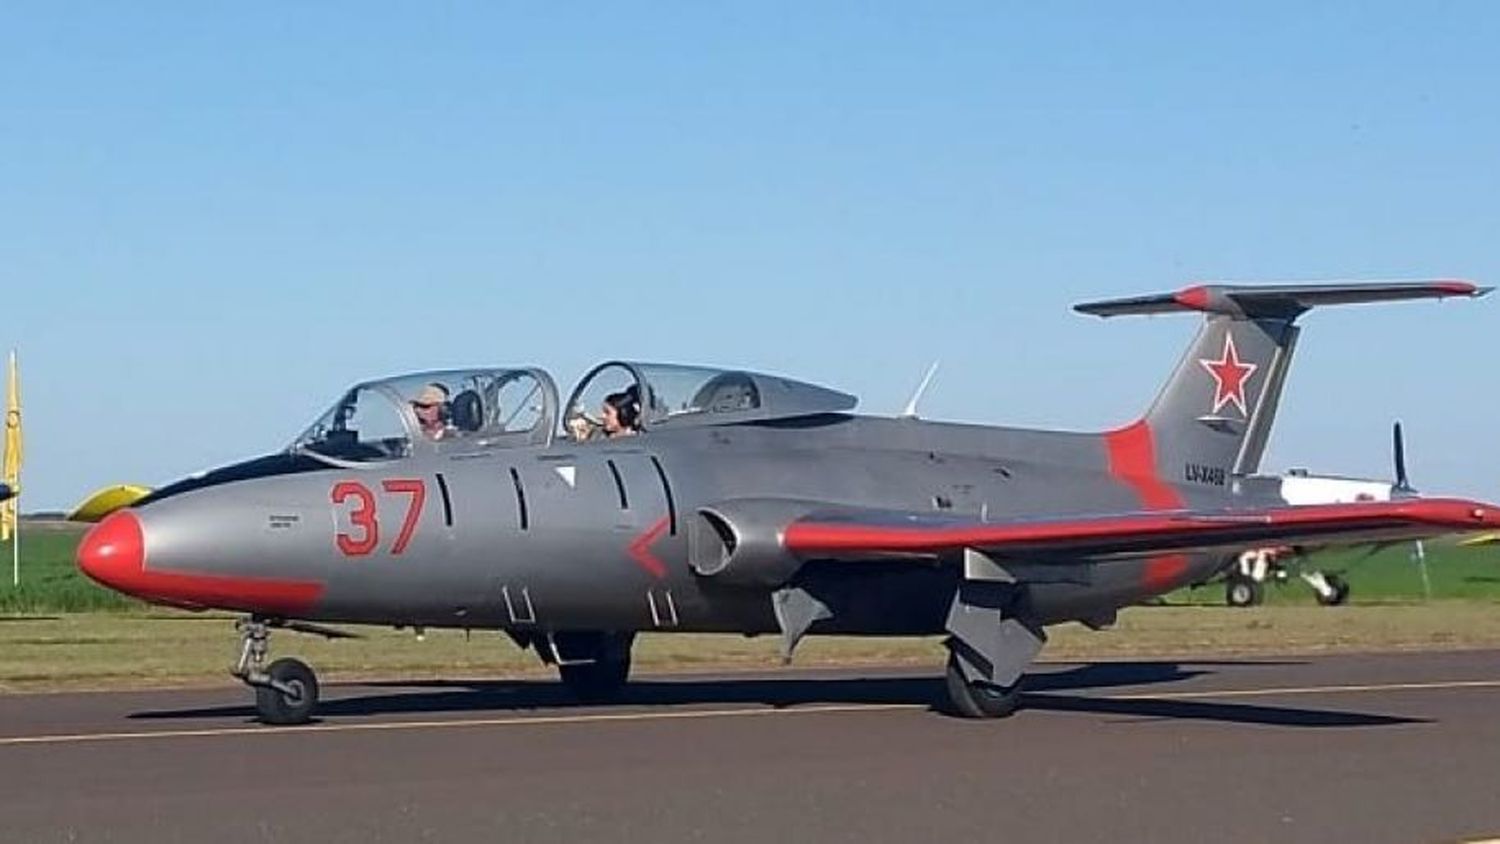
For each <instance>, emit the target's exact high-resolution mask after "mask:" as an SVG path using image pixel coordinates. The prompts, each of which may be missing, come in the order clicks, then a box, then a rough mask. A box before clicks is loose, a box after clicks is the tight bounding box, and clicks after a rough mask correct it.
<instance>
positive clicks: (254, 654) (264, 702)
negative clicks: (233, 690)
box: [229, 616, 318, 724]
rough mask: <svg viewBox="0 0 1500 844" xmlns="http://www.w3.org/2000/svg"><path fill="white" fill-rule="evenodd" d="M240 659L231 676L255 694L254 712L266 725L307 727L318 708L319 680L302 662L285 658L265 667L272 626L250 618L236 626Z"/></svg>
mask: <svg viewBox="0 0 1500 844" xmlns="http://www.w3.org/2000/svg"><path fill="white" fill-rule="evenodd" d="M234 627H235V629H236V630H237V631H239V634H240V641H241V645H240V659H239V662H238V663H236V664H235V666H234V668H233V669H231V670H230V672H229V673H231V674H233V675H234V676H236V677H238V678H239V679H240V680H242V681H243V682H244V683H245V684H246V685H248V686H250V687H251V688H253V689H254V690H255V710H256V712H257V713H258V714H259V715H260V720H261V721H262V722H263V723H266V724H305V723H307V722H308V721H309V720H310V719H311V718H312V713H313V709H314V708H315V707H316V706H317V705H318V678H317V675H315V674H314V673H313V670H312V669H311V668H308V667H307V664H306V663H304V662H303V661H302V660H300V659H292V658H290V657H282V658H281V659H278V660H276V661H275V662H272V663H271V664H270V665H266V652H267V651H268V650H269V648H270V639H271V626H270V625H269V624H267V623H266V622H265V621H264V620H263V619H260V618H257V617H254V616H252V617H250V618H246V619H241V620H239V621H237V622H235V625H234Z"/></svg>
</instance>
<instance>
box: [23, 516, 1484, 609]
mask: <svg viewBox="0 0 1500 844" xmlns="http://www.w3.org/2000/svg"><path fill="white" fill-rule="evenodd" d="M22 529H23V531H24V533H23V539H22V543H21V586H20V588H19V589H17V588H14V587H12V586H11V585H10V583H9V577H8V575H7V576H5V577H4V578H3V579H0V615H14V614H24V613H59V612H66V613H76V612H96V611H114V612H128V611H140V610H143V609H145V608H146V606H145V605H144V604H142V603H141V602H139V601H135V600H132V599H130V598H126V597H123V596H120V595H117V594H115V593H113V592H111V591H109V590H107V589H104V588H102V587H100V586H98V585H96V584H95V583H94V582H93V581H91V580H89V579H88V578H87V577H84V576H83V574H82V573H81V572H79V571H78V569H77V567H76V566H75V565H74V564H73V552H74V550H75V549H76V547H77V545H78V540H79V539H80V537H82V536H83V530H82V528H81V527H80V526H77V525H70V524H67V523H59V522H29V523H26V524H24V525H23V526H22ZM0 552H3V553H0V559H3V560H4V561H5V562H6V565H5V568H9V559H10V555H9V547H8V546H7V547H4V548H0ZM1313 560H1314V562H1315V564H1316V565H1318V566H1321V567H1323V568H1324V569H1325V570H1328V571H1337V572H1342V573H1343V574H1344V575H1345V576H1346V577H1347V578H1348V580H1349V583H1350V584H1351V586H1352V587H1353V591H1352V595H1351V598H1350V601H1351V602H1352V603H1355V604H1369V603H1393V602H1394V603H1406V602H1411V601H1421V600H1424V598H1425V597H1426V596H1425V595H1424V589H1423V584H1422V573H1421V570H1420V569H1419V568H1418V566H1417V565H1416V563H1414V562H1413V561H1412V559H1411V546H1410V545H1407V544H1402V545H1398V546H1393V547H1390V548H1386V549H1383V550H1381V551H1379V552H1377V553H1375V554H1367V553H1366V551H1365V550H1364V549H1355V550H1340V551H1329V552H1324V553H1322V554H1318V555H1315V556H1314V557H1313ZM1427 572H1428V580H1429V582H1430V585H1431V597H1432V598H1433V599H1434V600H1468V601H1493V602H1500V546H1481V547H1474V548H1462V547H1458V546H1457V545H1456V544H1455V543H1454V541H1452V540H1442V541H1435V542H1429V543H1427ZM1165 602H1166V603H1168V604H1202V605H1214V604H1222V603H1223V602H1224V588H1223V586H1222V585H1221V584H1210V585H1208V586H1204V587H1201V588H1197V589H1182V590H1179V591H1177V592H1174V593H1172V594H1171V595H1168V596H1167V597H1166V601H1165ZM1266 603H1268V604H1272V605H1290V606H1295V605H1303V604H1313V603H1314V600H1313V596H1312V590H1311V589H1309V588H1308V587H1307V585H1306V584H1304V583H1303V582H1302V581H1300V580H1298V579H1295V578H1293V579H1290V580H1288V581H1287V582H1286V583H1284V584H1281V585H1275V584H1268V585H1267V589H1266Z"/></svg>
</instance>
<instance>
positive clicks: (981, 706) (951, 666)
mask: <svg viewBox="0 0 1500 844" xmlns="http://www.w3.org/2000/svg"><path fill="white" fill-rule="evenodd" d="M944 679H945V680H946V682H947V686H948V702H949V703H951V704H952V705H953V709H954V711H956V712H957V713H958V714H959V715H961V716H963V717H965V718H1004V717H1006V716H1007V715H1010V714H1012V713H1013V712H1015V711H1016V708H1017V707H1018V706H1020V705H1021V683H1020V682H1019V681H1017V682H1016V684H1015V685H1013V686H1010V687H1008V688H1006V687H1002V686H992V685H990V684H989V683H973V682H970V681H969V680H968V678H966V677H964V671H963V668H961V667H960V666H959V664H958V656H957V655H956V654H949V655H948V671H947V676H946V677H945V678H944Z"/></svg>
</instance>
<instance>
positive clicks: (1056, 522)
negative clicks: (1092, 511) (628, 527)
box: [782, 498, 1500, 559]
mask: <svg viewBox="0 0 1500 844" xmlns="http://www.w3.org/2000/svg"><path fill="white" fill-rule="evenodd" d="M1497 527H1500V507H1497V506H1495V505H1491V504H1485V503H1482V502H1477V501H1467V500H1463V499H1456V498H1426V499H1405V500H1398V501H1372V502H1361V503H1357V504H1309V505H1299V506H1283V507H1267V508H1261V509H1233V510H1174V511H1153V512H1133V513H1120V514H1114V515H1098V516H1079V517H1069V518H1056V519H1028V520H1011V521H998V522H997V521H982V520H980V519H978V518H977V517H969V518H963V517H949V516H944V515H939V514H932V513H920V514H918V513H903V512H886V511H879V512H859V511H855V512H848V511H846V512H830V513H827V514H819V513H811V514H809V515H807V516H804V517H802V518H800V519H797V520H795V521H793V522H792V523H791V524H789V525H787V527H786V528H785V531H784V532H783V535H782V543H783V546H784V547H785V548H786V550H787V551H789V552H791V553H792V554H794V555H796V556H798V557H800V558H802V559H840V558H845V559H857V558H869V557H871V556H937V555H941V554H945V553H953V552H958V551H962V550H963V549H966V548H972V549H975V550H978V551H983V552H986V553H990V554H995V555H997V556H1010V557H1031V558H1044V559H1045V558H1047V557H1054V556H1055V557H1059V558H1069V559H1078V558H1092V559H1110V558H1134V557H1144V556H1153V555H1156V554H1160V553H1166V552H1215V551H1224V552H1232V551H1241V550H1244V549H1245V548H1247V547H1253V546H1257V545H1268V544H1278V545H1349V544H1360V543H1365V542H1389V541H1399V540H1406V539H1421V538H1424V537H1430V536H1440V535H1444V534H1450V533H1461V532H1468V531H1476V530H1493V529H1495V528H1497Z"/></svg>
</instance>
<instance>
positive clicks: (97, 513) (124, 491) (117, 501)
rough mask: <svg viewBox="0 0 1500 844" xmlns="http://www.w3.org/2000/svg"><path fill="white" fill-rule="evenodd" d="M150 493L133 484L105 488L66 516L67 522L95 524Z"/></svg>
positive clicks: (148, 488)
mask: <svg viewBox="0 0 1500 844" xmlns="http://www.w3.org/2000/svg"><path fill="white" fill-rule="evenodd" d="M150 493H151V489H150V487H144V486H136V485H135V484H115V485H114V486H107V487H105V488H104V489H101V490H99V491H98V492H95V493H94V494H93V495H90V496H89V497H88V498H86V499H84V502H83V503H82V504H79V505H78V507H77V509H75V510H74V511H73V512H71V513H69V514H68V521H70V522H97V521H99V520H101V519H103V518H104V517H105V516H108V515H109V514H110V513H113V512H114V511H116V510H122V509H124V508H126V507H129V506H130V505H132V504H134V503H135V502H137V501H139V500H141V499H142V498H145V497H146V496H147V495H149V494H150Z"/></svg>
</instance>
